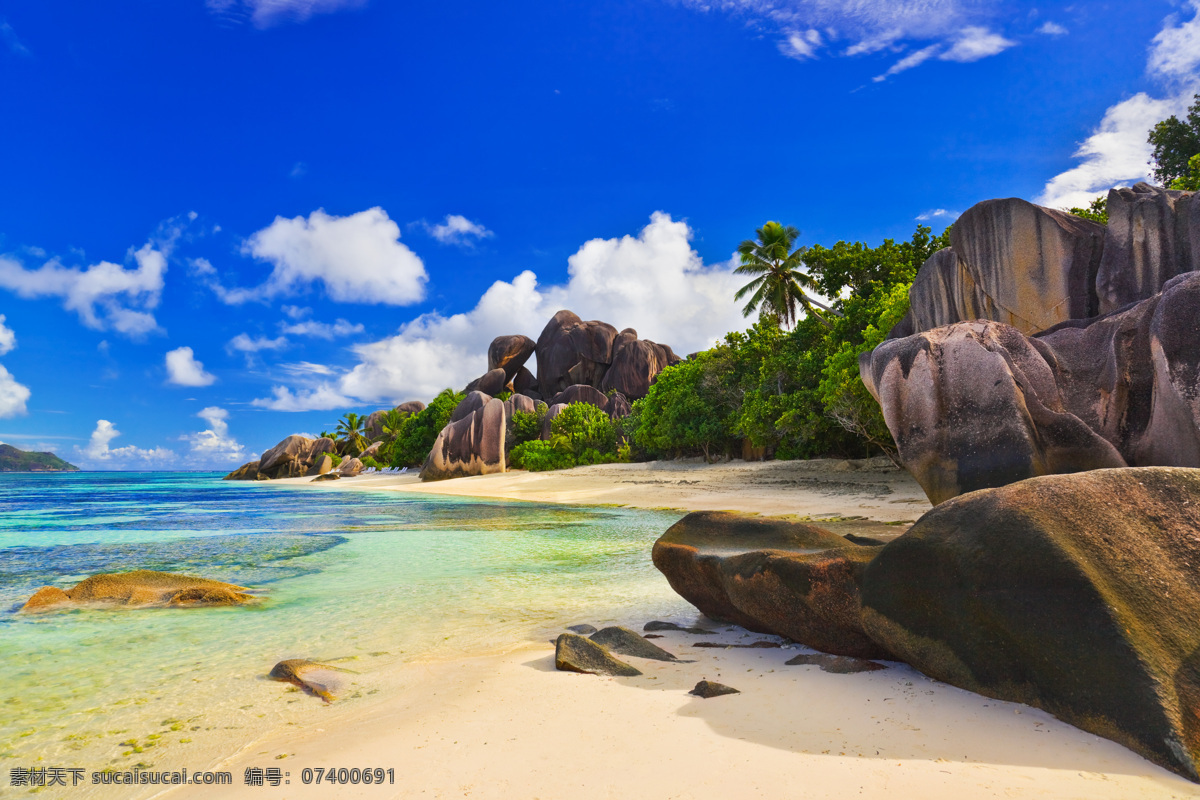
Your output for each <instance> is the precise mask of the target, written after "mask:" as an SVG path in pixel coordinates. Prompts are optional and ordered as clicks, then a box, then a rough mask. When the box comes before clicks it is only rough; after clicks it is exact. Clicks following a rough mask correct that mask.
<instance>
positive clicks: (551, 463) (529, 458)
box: [508, 439, 576, 472]
mask: <svg viewBox="0 0 1200 800" xmlns="http://www.w3.org/2000/svg"><path fill="white" fill-rule="evenodd" d="M508 458H509V462H510V463H511V464H512V465H513V466H514V467H517V468H518V469H527V470H529V471H530V472H545V471H547V470H552V469H568V468H570V467H573V466H575V464H576V462H575V457H574V456H572V455H571V454H570V453H566V452H563V451H562V450H559V449H557V448H555V446H554V445H553V444H551V443H550V442H543V441H542V440H540V439H534V440H532V441H528V442H522V443H521V444H519V445H517V446H516V447H514V448H513V449H512V452H511V453H509V456H508Z"/></svg>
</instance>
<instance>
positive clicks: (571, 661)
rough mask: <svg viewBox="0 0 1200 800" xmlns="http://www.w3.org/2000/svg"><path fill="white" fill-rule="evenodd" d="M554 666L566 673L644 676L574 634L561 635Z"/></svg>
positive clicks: (639, 671) (556, 641) (556, 644)
mask: <svg viewBox="0 0 1200 800" xmlns="http://www.w3.org/2000/svg"><path fill="white" fill-rule="evenodd" d="M647 644H648V643H647ZM554 666H555V668H556V669H560V670H563V671H566V672H586V673H588V674H591V675H615V676H618V677H624V678H630V677H633V676H635V675H641V674H642V673H641V670H639V669H636V668H634V667H631V666H629V665H628V664H626V663H625V662H624V661H620V660H618V659H616V658H613V656H612V655H611V654H610V653H609V652H608V651H607V650H605V649H604V648H603V647H601V646H600V645H598V644H596V643H595V642H593V641H590V640H588V639H585V638H583V637H582V636H578V635H576V634H574V633H564V634H561V635H560V636H559V637H558V639H557V640H555V643H554Z"/></svg>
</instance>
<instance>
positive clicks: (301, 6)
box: [205, 0, 366, 28]
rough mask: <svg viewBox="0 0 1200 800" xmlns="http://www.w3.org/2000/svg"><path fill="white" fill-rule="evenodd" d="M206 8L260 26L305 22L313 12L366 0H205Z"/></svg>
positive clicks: (220, 15)
mask: <svg viewBox="0 0 1200 800" xmlns="http://www.w3.org/2000/svg"><path fill="white" fill-rule="evenodd" d="M205 5H206V6H208V10H209V11H211V12H212V13H213V14H215V15H217V16H218V17H220V18H221V19H224V20H227V21H230V22H243V21H249V22H251V23H252V24H254V25H255V26H256V27H259V28H269V27H271V26H273V25H279V24H282V23H285V22H304V21H306V20H308V19H309V18H310V17H312V16H314V15H316V14H331V13H333V12H335V11H341V10H343V9H347V8H358V7H360V6H363V5H366V0H205Z"/></svg>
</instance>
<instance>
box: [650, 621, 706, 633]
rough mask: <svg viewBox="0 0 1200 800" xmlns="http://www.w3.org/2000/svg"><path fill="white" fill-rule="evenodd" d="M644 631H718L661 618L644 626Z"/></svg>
mask: <svg viewBox="0 0 1200 800" xmlns="http://www.w3.org/2000/svg"><path fill="white" fill-rule="evenodd" d="M642 630H644V631H683V632H684V633H698V634H708V635H712V634H714V633H716V631H710V630H708V629H706V628H685V627H683V626H682V625H676V624H675V623H674V622H663V621H661V620H657V619H656V620H651V621H650V622H647V623H646V624H645V625H643V626H642Z"/></svg>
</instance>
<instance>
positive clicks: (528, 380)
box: [512, 367, 541, 399]
mask: <svg viewBox="0 0 1200 800" xmlns="http://www.w3.org/2000/svg"><path fill="white" fill-rule="evenodd" d="M512 387H513V391H514V392H516V393H517V394H523V395H526V396H531V395H530V393H531V392H532V393H536V392H537V388H538V382H537V378H535V377H534V376H533V373H532V372H530V371H529V367H521V368H520V369H519V370H517V374H516V375H515V376H514V377H513V379H512ZM540 397H541V395H538V397H537V398H534V399H540Z"/></svg>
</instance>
